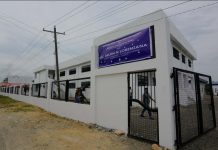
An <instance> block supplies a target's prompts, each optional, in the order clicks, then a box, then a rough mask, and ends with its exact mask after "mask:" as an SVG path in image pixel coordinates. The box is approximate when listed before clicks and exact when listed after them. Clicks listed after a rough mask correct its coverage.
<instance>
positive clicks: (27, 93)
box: [21, 85, 30, 96]
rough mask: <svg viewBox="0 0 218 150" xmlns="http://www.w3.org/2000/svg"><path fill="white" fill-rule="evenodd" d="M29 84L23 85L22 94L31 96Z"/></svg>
mask: <svg viewBox="0 0 218 150" xmlns="http://www.w3.org/2000/svg"><path fill="white" fill-rule="evenodd" d="M29 90H30V88H29V85H22V86H21V95H25V96H29Z"/></svg>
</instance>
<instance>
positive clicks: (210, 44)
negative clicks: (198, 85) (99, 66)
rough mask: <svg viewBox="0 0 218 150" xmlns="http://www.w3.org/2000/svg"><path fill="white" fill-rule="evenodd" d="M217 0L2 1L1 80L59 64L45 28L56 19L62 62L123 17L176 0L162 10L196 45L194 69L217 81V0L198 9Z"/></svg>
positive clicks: (145, 12) (125, 18)
mask: <svg viewBox="0 0 218 150" xmlns="http://www.w3.org/2000/svg"><path fill="white" fill-rule="evenodd" d="M180 3H181V4H180ZM213 3H216V1H187V2H184V1H152V2H151V1H63V2H61V1H9V2H7V1H0V81H2V80H3V79H4V78H5V77H6V76H7V75H25V76H27V75H28V76H33V70H34V69H36V68H37V67H39V66H41V65H55V57H54V42H53V40H54V39H53V34H51V33H47V32H43V31H42V29H43V28H45V29H47V30H53V27H54V25H56V27H57V31H58V32H65V33H66V35H58V51H59V62H63V61H65V60H68V59H71V58H74V57H76V56H79V55H81V54H84V53H86V52H89V51H90V50H91V46H92V44H93V40H94V39H95V37H98V36H100V35H102V34H105V33H107V32H109V31H112V30H114V29H116V28H117V27H119V26H122V25H124V23H123V24H120V23H121V22H125V21H126V20H129V19H132V18H136V17H139V16H143V15H146V14H149V13H151V12H153V11H156V10H159V9H165V8H167V7H170V6H174V5H177V4H180V5H177V6H175V7H171V8H169V9H165V10H164V12H165V13H166V14H167V15H168V16H171V17H169V19H170V20H171V21H172V22H173V23H174V24H175V25H176V27H177V28H178V29H179V30H180V31H181V33H182V34H183V35H184V37H185V38H186V39H187V40H188V41H189V42H190V43H191V45H192V46H193V48H194V49H195V50H196V52H197V60H196V61H195V62H194V70H195V71H197V72H200V73H204V74H208V75H211V76H212V79H213V80H214V81H218V52H217V51H218V44H217V39H218V15H217V14H218V4H214V5H211V6H207V7H203V8H201V9H196V8H198V7H201V6H205V5H208V4H213ZM191 9H193V11H191V12H187V13H182V12H185V11H187V10H191ZM195 9H196V10H195ZM175 14H178V15H175ZM116 24H117V25H116ZM105 27H107V28H105ZM103 28H105V29H103Z"/></svg>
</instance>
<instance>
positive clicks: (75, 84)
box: [51, 78, 90, 104]
mask: <svg viewBox="0 0 218 150" xmlns="http://www.w3.org/2000/svg"><path fill="white" fill-rule="evenodd" d="M58 84H59V86H60V95H59V94H58V93H59V92H58ZM78 90H80V91H81V94H82V95H83V96H82V98H80V100H78V99H77V96H76V92H78ZM79 97H81V96H79ZM51 98H52V99H56V100H62V101H67V102H75V103H83V104H90V78H79V79H72V80H64V81H59V83H58V82H57V81H54V82H52V87H51Z"/></svg>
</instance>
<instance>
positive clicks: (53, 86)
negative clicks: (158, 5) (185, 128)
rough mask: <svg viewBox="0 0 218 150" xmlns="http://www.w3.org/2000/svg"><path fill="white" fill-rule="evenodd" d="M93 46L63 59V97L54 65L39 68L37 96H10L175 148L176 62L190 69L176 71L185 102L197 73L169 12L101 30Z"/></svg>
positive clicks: (189, 101)
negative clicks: (79, 99) (79, 97)
mask: <svg viewBox="0 0 218 150" xmlns="http://www.w3.org/2000/svg"><path fill="white" fill-rule="evenodd" d="M91 49H92V50H91V52H89V53H87V54H85V55H82V56H79V57H77V58H72V59H71V60H68V61H65V62H63V63H60V65H59V68H60V97H59V98H58V96H57V94H58V92H57V91H58V90H57V82H55V81H54V79H55V78H56V76H57V75H56V72H55V71H54V66H52V67H49V66H42V67H40V68H38V69H36V70H35V79H34V84H33V86H32V89H33V91H35V92H34V94H33V92H32V94H31V95H34V96H37V97H34V98H32V97H31V99H30V98H29V97H24V96H20V95H12V96H11V95H10V96H11V97H12V98H14V99H18V100H21V101H25V102H28V103H31V104H34V105H37V106H40V107H42V108H44V109H45V110H47V111H50V112H54V113H56V114H58V115H61V116H64V117H68V118H72V119H76V120H80V121H83V122H87V123H95V124H97V125H100V126H104V127H107V128H113V129H119V130H123V131H124V132H125V133H126V134H128V135H130V136H134V137H138V138H143V139H147V140H150V141H153V142H157V143H159V144H160V145H162V146H165V147H168V148H170V149H175V145H174V142H175V140H176V138H177V134H176V123H175V112H174V111H173V107H174V105H175V99H174V97H175V95H174V82H173V81H174V80H173V78H172V73H173V68H174V67H176V68H180V69H183V70H187V71H188V72H182V71H179V72H177V73H178V74H177V75H178V80H179V81H181V82H180V83H179V86H178V87H179V90H178V91H179V93H180V95H182V97H181V96H180V95H179V98H180V105H181V106H184V107H185V106H188V105H191V104H192V103H193V101H194V102H196V95H195V90H196V89H195V84H194V83H195V77H194V76H193V75H191V74H190V73H189V72H192V71H193V61H194V60H195V59H196V52H195V51H194V50H193V48H192V47H191V45H190V44H189V42H188V41H187V40H186V39H185V38H184V36H183V35H182V34H181V33H180V32H179V30H178V29H177V28H176V27H175V26H174V24H173V23H172V22H171V21H170V20H169V19H168V18H166V15H165V13H164V12H163V11H160V10H159V11H157V12H155V13H152V14H150V15H146V16H143V17H140V18H138V19H137V20H135V21H132V22H130V23H128V24H126V25H124V26H122V27H120V28H118V29H116V30H114V31H111V32H109V33H107V34H105V35H102V36H100V37H98V38H96V39H95V40H94V44H93V46H92V48H91ZM45 83H46V84H47V85H46V86H45V87H46V92H42V91H40V90H41V89H40V87H43V85H44V84H45ZM76 88H82V90H83V94H84V96H85V97H86V98H87V101H86V102H84V103H74V102H75V91H76ZM44 90H45V89H44ZM44 90H43V91H44ZM146 91H147V93H148V94H149V95H150V97H151V99H153V101H151V102H150V103H149V105H150V106H149V107H150V108H151V113H152V115H153V117H154V120H149V119H148V116H147V115H146V114H147V113H145V115H146V116H145V118H140V113H141V111H142V110H143V107H144V104H143V96H144V94H145V92H146ZM41 93H44V95H43V96H42V95H41ZM46 93H47V95H46ZM2 94H4V93H2ZM38 97H40V98H38ZM42 97H46V100H45V98H42ZM130 97H131V98H130ZM57 99H59V100H57ZM132 99H133V100H132ZM130 101H131V102H130ZM142 106H143V107H142ZM136 119H137V120H136ZM145 120H146V121H145ZM137 121H138V122H137ZM137 123H140V124H141V125H142V127H144V128H143V129H141V127H139V126H138V125H139V124H137ZM148 124H149V125H148ZM144 125H145V126H144ZM147 125H148V126H149V127H148V126H147ZM152 128H153V129H152Z"/></svg>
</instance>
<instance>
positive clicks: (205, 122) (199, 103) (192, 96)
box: [173, 68, 216, 148]
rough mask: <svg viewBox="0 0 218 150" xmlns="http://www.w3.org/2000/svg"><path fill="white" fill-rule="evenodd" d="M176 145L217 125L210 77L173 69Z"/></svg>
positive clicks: (183, 143) (188, 140)
mask: <svg viewBox="0 0 218 150" xmlns="http://www.w3.org/2000/svg"><path fill="white" fill-rule="evenodd" d="M173 75H174V93H175V94H174V95H175V107H174V108H175V109H174V110H175V116H176V133H177V137H176V138H177V140H176V144H177V148H180V147H181V146H183V145H185V144H186V143H188V142H190V141H191V140H193V139H195V138H196V137H198V136H200V135H202V134H204V133H206V132H207V131H209V130H211V129H214V128H215V127H216V120H215V110H214V101H213V91H212V83H211V76H208V75H203V74H199V73H196V72H191V71H187V70H182V69H178V68H174V69H173Z"/></svg>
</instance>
